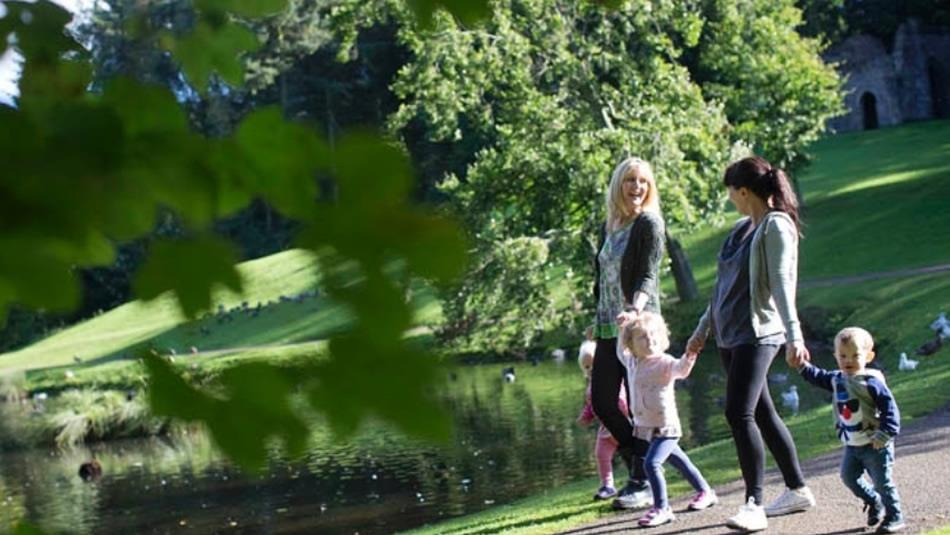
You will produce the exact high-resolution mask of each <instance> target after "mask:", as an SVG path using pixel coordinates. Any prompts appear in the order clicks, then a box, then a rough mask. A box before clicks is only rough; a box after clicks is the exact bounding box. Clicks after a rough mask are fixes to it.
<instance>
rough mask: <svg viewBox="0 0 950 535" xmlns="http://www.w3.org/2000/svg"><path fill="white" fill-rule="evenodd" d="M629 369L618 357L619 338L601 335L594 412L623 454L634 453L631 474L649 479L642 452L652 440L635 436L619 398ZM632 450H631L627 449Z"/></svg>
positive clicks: (592, 380) (592, 389) (592, 394)
mask: <svg viewBox="0 0 950 535" xmlns="http://www.w3.org/2000/svg"><path fill="white" fill-rule="evenodd" d="M626 375H627V373H626V369H625V368H624V366H623V364H621V363H620V359H618V358H617V339H616V338H598V339H597V352H596V353H595V354H594V369H593V370H592V371H591V375H590V398H591V399H590V401H591V406H592V407H593V409H594V414H596V415H597V418H598V419H600V422H601V423H602V424H604V427H606V428H607V430H608V431H610V434H611V435H613V437H614V438H615V439H617V443H618V445H619V450H620V451H621V454H626V455H628V456H629V455H630V453H632V454H633V458H632V459H628V461H629V462H630V463H631V464H632V466H631V467H630V468H631V473H630V475H631V477H632V478H633V479H635V480H638V481H646V478H647V476H646V472H645V471H644V470H643V456H644V455H646V452H647V448H649V446H650V443H649V442H647V441H645V440H640V439H638V438H635V437H634V436H633V426H632V425H631V424H630V418H629V417H628V416H627V415H626V414H623V413H622V412H621V411H620V407H618V406H617V400H618V398H619V396H620V385H621V383H623V384H624V385H626V380H625V379H626ZM629 394H630V390H629V388H628V389H627V399H628V400H629V399H630V395H629ZM625 452H629V453H625Z"/></svg>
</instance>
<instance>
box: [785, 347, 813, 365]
mask: <svg viewBox="0 0 950 535" xmlns="http://www.w3.org/2000/svg"><path fill="white" fill-rule="evenodd" d="M785 362H786V363H788V365H789V366H790V367H792V368H795V369H798V368H801V367H802V366H804V365H805V363H806V362H811V353H809V352H808V348H807V347H805V342H802V341H801V340H794V341H791V342H789V343H787V344H785Z"/></svg>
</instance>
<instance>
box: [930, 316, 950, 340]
mask: <svg viewBox="0 0 950 535" xmlns="http://www.w3.org/2000/svg"><path fill="white" fill-rule="evenodd" d="M930 329H931V330H932V331H934V332H936V333H937V335H938V336H940V338H941V339H943V340H946V339H948V338H950V320H947V313H946V312H941V313H940V315H939V316H937V319H935V320H934V321H933V323H931V324H930Z"/></svg>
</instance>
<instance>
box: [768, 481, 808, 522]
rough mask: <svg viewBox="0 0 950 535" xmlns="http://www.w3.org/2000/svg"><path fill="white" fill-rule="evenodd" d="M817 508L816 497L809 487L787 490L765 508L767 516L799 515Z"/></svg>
mask: <svg viewBox="0 0 950 535" xmlns="http://www.w3.org/2000/svg"><path fill="white" fill-rule="evenodd" d="M814 506H815V495H814V494H812V493H811V490H810V489H809V488H808V487H802V488H800V489H795V490H792V489H785V492H783V493H782V495H781V496H779V497H778V498H776V499H775V501H773V502H772V503H770V504H768V505H766V506H765V515H766V516H781V515H787V514H789V513H797V512H798V511H804V510H805V509H809V508H811V507H814Z"/></svg>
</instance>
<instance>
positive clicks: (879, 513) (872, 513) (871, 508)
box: [864, 500, 884, 526]
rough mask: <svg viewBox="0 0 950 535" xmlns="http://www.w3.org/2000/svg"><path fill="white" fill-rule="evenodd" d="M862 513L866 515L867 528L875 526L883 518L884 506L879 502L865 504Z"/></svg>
mask: <svg viewBox="0 0 950 535" xmlns="http://www.w3.org/2000/svg"><path fill="white" fill-rule="evenodd" d="M864 511H865V512H866V513H867V514H868V526H876V525H878V524H879V523H880V522H881V520H882V519H883V518H884V504H882V503H881V500H877V501H874V502H869V503H865V504H864Z"/></svg>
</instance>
